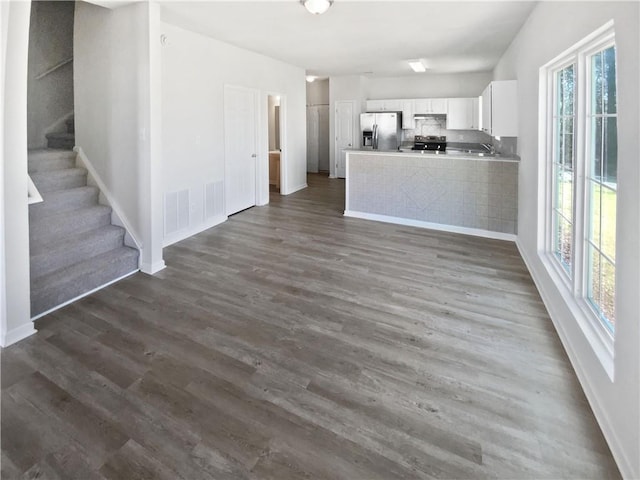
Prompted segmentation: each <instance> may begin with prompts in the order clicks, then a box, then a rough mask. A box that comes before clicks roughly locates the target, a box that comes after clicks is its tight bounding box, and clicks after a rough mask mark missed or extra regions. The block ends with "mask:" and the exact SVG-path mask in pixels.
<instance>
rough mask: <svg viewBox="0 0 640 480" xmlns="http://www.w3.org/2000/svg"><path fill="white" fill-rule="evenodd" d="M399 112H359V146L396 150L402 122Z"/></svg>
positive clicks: (398, 144)
mask: <svg viewBox="0 0 640 480" xmlns="http://www.w3.org/2000/svg"><path fill="white" fill-rule="evenodd" d="M401 115H402V114H401V113H400V112H384V113H361V114H360V146H361V147H362V148H364V149H367V148H371V149H373V150H397V149H398V148H399V147H400V142H401V135H402V127H401V125H402V122H401Z"/></svg>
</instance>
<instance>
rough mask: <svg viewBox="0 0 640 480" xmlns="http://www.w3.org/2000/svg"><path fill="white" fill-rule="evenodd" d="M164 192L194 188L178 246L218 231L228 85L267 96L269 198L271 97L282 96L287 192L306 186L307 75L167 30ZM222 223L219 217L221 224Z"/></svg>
mask: <svg viewBox="0 0 640 480" xmlns="http://www.w3.org/2000/svg"><path fill="white" fill-rule="evenodd" d="M162 29H163V33H164V34H165V35H166V37H167V44H166V45H165V46H164V47H163V49H162V66H163V68H162V110H163V132H164V135H163V165H164V166H163V189H164V192H165V193H169V192H178V191H182V190H189V191H190V196H191V198H192V202H193V205H192V211H191V218H190V223H189V225H188V227H187V228H186V229H185V231H183V232H181V233H180V235H177V236H174V237H173V238H170V239H167V238H165V243H167V241H169V242H172V241H176V240H178V239H180V238H184V237H186V236H189V235H192V234H194V233H197V232H198V231H201V230H203V229H204V228H207V227H209V226H211V222H208V221H206V220H205V217H204V214H203V203H204V202H203V200H202V198H203V190H204V187H205V185H206V184H209V183H216V182H222V181H224V109H223V100H224V85H225V84H227V85H238V86H243V87H249V88H254V89H257V90H259V92H260V111H259V115H260V126H259V146H260V148H259V150H260V151H259V152H258V162H259V164H260V165H262V166H263V168H261V169H260V172H261V173H260V182H261V183H264V189H262V190H261V195H260V196H259V198H258V204H265V203H267V202H268V201H269V197H268V168H267V166H268V149H269V143H268V121H267V120H268V118H267V116H268V109H267V97H268V95H269V94H278V95H281V108H280V115H281V117H282V121H283V122H284V125H285V127H284V129H283V131H282V132H281V136H282V142H283V143H282V145H281V148H282V150H283V161H282V166H283V169H284V179H283V180H284V181H283V184H282V186H281V191H282V193H283V194H288V193H292V192H294V191H296V190H299V189H301V188H304V187H305V186H306V128H305V72H304V70H303V69H301V68H298V67H294V66H291V65H288V64H286V63H283V62H280V61H277V60H274V59H272V58H269V57H266V56H263V55H259V54H256V53H253V52H250V51H247V50H243V49H241V48H238V47H235V46H232V45H229V44H226V43H223V42H220V41H218V40H215V39H213V38H210V37H206V36H204V35H201V34H199V33H194V32H191V31H188V30H185V29H183V28H180V27H177V26H174V25H171V24H169V23H163V24H162ZM219 221H220V219H218V222H219Z"/></svg>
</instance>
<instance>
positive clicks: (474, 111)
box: [471, 97, 480, 130]
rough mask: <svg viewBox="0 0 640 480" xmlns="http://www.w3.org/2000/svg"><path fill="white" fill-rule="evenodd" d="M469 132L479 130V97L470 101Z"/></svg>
mask: <svg viewBox="0 0 640 480" xmlns="http://www.w3.org/2000/svg"><path fill="white" fill-rule="evenodd" d="M471 130H480V97H473V98H472V99H471Z"/></svg>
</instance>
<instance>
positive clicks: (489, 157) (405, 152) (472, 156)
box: [345, 148, 520, 162]
mask: <svg viewBox="0 0 640 480" xmlns="http://www.w3.org/2000/svg"><path fill="white" fill-rule="evenodd" d="M345 151H346V152H348V153H351V154H361V155H385V156H394V157H395V156H401V157H406V156H410V157H426V158H429V157H449V158H462V159H466V160H485V161H498V162H519V161H520V157H518V156H517V155H502V154H499V153H495V154H490V153H470V152H463V151H460V150H455V149H451V150H448V151H444V152H439V151H431V150H419V151H417V150H411V149H410V148H409V149H400V150H371V149H358V148H347V149H345Z"/></svg>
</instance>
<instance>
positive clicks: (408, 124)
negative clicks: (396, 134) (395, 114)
mask: <svg viewBox="0 0 640 480" xmlns="http://www.w3.org/2000/svg"><path fill="white" fill-rule="evenodd" d="M414 108H415V102H414V101H413V100H402V128H403V129H405V130H413V129H414V128H416V121H415V119H414V118H413V115H414Z"/></svg>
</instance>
